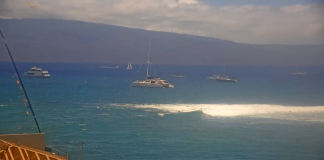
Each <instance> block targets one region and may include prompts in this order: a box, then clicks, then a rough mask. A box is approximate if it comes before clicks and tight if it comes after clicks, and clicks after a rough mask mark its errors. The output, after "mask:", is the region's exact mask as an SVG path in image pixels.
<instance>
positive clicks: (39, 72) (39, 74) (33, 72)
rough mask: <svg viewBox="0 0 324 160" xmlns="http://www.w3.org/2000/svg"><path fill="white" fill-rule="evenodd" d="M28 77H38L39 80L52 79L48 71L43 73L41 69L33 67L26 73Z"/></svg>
mask: <svg viewBox="0 0 324 160" xmlns="http://www.w3.org/2000/svg"><path fill="white" fill-rule="evenodd" d="M25 76H26V77H37V78H50V77H51V75H50V74H49V73H48V71H43V70H42V69H41V68H37V67H33V68H31V69H30V70H29V71H28V72H25Z"/></svg>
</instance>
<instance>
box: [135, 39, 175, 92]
mask: <svg viewBox="0 0 324 160" xmlns="http://www.w3.org/2000/svg"><path fill="white" fill-rule="evenodd" d="M150 45H151V40H149V46H148V52H147V61H146V80H137V81H134V82H133V83H132V84H131V87H150V88H174V86H173V85H172V84H170V83H169V82H168V81H166V80H163V79H161V78H159V77H151V76H150V75H149V66H150V63H151V62H150ZM143 65H144V64H143Z"/></svg>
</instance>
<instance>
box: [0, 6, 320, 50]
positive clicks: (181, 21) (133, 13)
mask: <svg viewBox="0 0 324 160" xmlns="http://www.w3.org/2000/svg"><path fill="white" fill-rule="evenodd" d="M30 3H34V4H35V5H36V7H34V8H32V7H30ZM0 18H2V19H11V18H14V19H21V18H56V19H66V20H79V21H85V22H94V23H103V24H111V25H118V26H124V27H130V28H140V29H145V30H154V31H165V32H175V33H183V34H192V35H199V36H208V37H215V38H219V39H225V40H231V41H235V42H239V43H250V44H324V0H30V1H29V2H28V1H26V0H0Z"/></svg>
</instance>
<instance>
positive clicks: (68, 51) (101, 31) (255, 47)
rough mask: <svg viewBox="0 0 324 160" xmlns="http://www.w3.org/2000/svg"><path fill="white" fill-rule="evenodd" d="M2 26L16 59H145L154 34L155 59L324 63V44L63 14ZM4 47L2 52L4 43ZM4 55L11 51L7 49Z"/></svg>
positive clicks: (164, 61) (170, 61) (0, 23)
mask: <svg viewBox="0 0 324 160" xmlns="http://www.w3.org/2000/svg"><path fill="white" fill-rule="evenodd" d="M0 27H1V29H2V31H3V32H4V35H5V36H6V39H7V42H8V45H9V47H10V49H11V50H12V53H13V55H14V58H15V60H16V61H29V62H30V61H36V62H81V63H82V62H89V63H128V62H131V63H142V62H143V60H144V56H145V53H146V50H147V44H148V39H149V38H151V40H152V43H151V53H152V54H151V55H152V61H153V62H154V63H156V64H207V65H208V64H221V63H226V64H230V65H323V64H324V62H323V61H324V45H280V44H272V45H269V44H243V43H237V42H233V41H229V40H222V39H217V38H212V37H202V36H195V35H188V34H179V33H170V32H159V31H147V30H143V29H134V28H128V27H120V26H115V25H106V24H98V23H88V22H81V21H74V20H58V19H20V20H18V19H0ZM0 46H3V44H0ZM0 51H1V53H3V51H4V47H1V48H0ZM1 57H2V58H1ZM0 60H5V61H7V60H9V57H8V56H6V54H5V55H4V56H0Z"/></svg>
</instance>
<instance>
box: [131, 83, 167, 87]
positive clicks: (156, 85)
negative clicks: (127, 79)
mask: <svg viewBox="0 0 324 160" xmlns="http://www.w3.org/2000/svg"><path fill="white" fill-rule="evenodd" d="M131 87H146V88H164V87H163V86H162V85H159V84H154V83H132V84H131Z"/></svg>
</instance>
